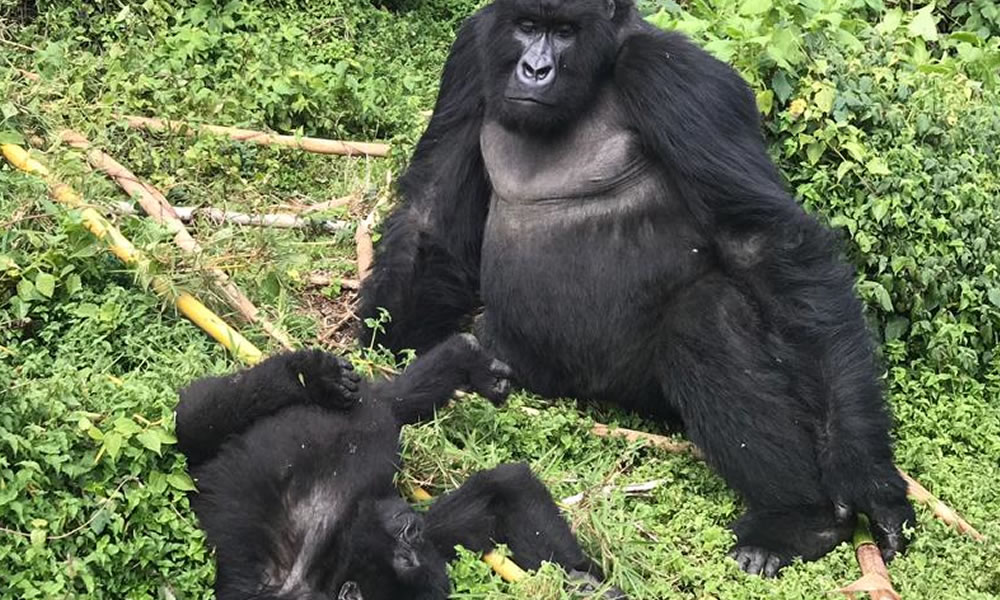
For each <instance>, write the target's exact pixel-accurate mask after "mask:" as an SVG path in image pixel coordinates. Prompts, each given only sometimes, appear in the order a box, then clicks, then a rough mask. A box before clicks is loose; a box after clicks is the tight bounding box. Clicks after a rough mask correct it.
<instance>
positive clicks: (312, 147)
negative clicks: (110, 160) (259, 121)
mask: <svg viewBox="0 0 1000 600" xmlns="http://www.w3.org/2000/svg"><path fill="white" fill-rule="evenodd" d="M121 118H122V119H124V120H125V122H127V123H128V125H129V126H130V127H133V128H135V129H146V130H149V131H176V132H180V133H184V134H187V135H191V134H193V133H195V132H197V131H202V132H205V133H211V134H215V135H221V136H224V137H228V138H230V139H233V140H237V141H240V142H250V143H252V144H259V145H261V146H283V147H285V148H295V149H297V150H305V151H306V152H313V153H316V154H338V155H341V156H375V157H383V156H388V155H389V144H381V143H372V142H347V141H341V140H326V139H322V138H314V137H296V136H294V135H279V134H275V133H265V132H263V131H254V130H252V129H240V128H237V127H223V126H221V125H199V124H197V123H187V122H185V121H169V120H167V119H154V118H149V117H137V116H132V115H122V116H121Z"/></svg>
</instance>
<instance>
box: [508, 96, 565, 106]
mask: <svg viewBox="0 0 1000 600" xmlns="http://www.w3.org/2000/svg"><path fill="white" fill-rule="evenodd" d="M507 101H509V102H516V103H518V104H537V105H539V106H548V107H552V106H555V105H554V104H550V103H548V102H542V101H541V100H539V99H538V98H532V97H530V96H507Z"/></svg>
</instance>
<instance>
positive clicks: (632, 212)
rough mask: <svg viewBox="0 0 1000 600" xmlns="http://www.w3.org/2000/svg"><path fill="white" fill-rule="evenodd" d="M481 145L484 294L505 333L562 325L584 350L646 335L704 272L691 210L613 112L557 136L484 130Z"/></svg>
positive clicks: (603, 110)
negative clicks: (486, 203) (485, 191)
mask: <svg viewBox="0 0 1000 600" xmlns="http://www.w3.org/2000/svg"><path fill="white" fill-rule="evenodd" d="M480 145H481V148H482V152H483V158H484V161H485V164H486V168H487V171H488V173H489V177H490V183H491V185H492V187H493V196H492V199H491V203H490V211H489V216H488V218H487V223H486V230H485V235H484V243H483V249H482V278H481V285H482V288H481V291H482V294H483V300H484V302H485V305H486V308H487V312H488V313H491V314H492V319H495V320H496V321H498V322H499V323H498V325H500V326H501V328H502V329H503V330H504V331H505V332H513V331H515V330H518V329H521V328H523V329H524V331H523V332H522V333H523V335H525V336H528V337H530V338H533V339H534V340H535V341H536V342H537V341H539V340H538V337H539V336H542V335H543V334H542V333H540V332H541V331H543V330H545V328H541V327H537V326H536V325H537V324H538V323H542V322H545V323H553V322H558V323H559V324H560V327H559V328H561V329H565V328H573V329H574V330H577V331H579V332H580V334H579V335H577V337H576V338H575V339H577V341H580V342H581V345H588V346H589V345H591V344H590V342H591V341H592V340H589V339H586V340H584V339H583V338H589V337H593V338H594V340H593V342H594V343H597V341H598V340H601V339H607V337H608V336H609V335H615V336H620V335H622V334H623V333H624V332H626V331H633V330H635V331H639V332H641V331H642V330H644V329H646V328H647V327H648V326H649V325H650V324H649V323H647V322H646V321H647V320H648V319H651V318H655V315H657V314H659V313H660V310H657V309H656V308H655V307H657V306H661V305H662V303H663V301H664V300H665V299H666V298H667V296H668V295H669V293H670V289H672V288H675V286H677V285H680V284H683V283H684V282H685V281H690V280H691V279H692V278H693V277H695V276H697V275H698V274H699V273H700V272H703V271H704V269H705V268H706V267H707V263H706V260H707V258H708V256H707V254H708V253H707V252H705V251H704V247H705V244H704V240H702V239H701V236H700V235H699V234H698V232H697V231H696V229H695V227H694V224H693V220H692V219H691V217H690V214H689V212H688V211H687V209H686V207H685V206H684V205H683V203H682V202H681V201H680V199H679V198H678V197H677V196H676V195H675V194H672V193H671V192H670V186H669V182H666V181H664V180H663V178H662V177H661V176H660V174H659V173H658V170H657V169H655V168H654V166H653V165H652V164H650V163H649V161H648V160H647V159H646V158H645V157H644V156H643V154H642V153H641V152H640V151H639V147H638V142H637V139H636V136H635V134H634V133H633V132H632V131H630V130H629V129H628V128H627V127H625V126H624V125H622V124H621V123H620V121H619V120H618V119H617V118H616V116H615V114H614V111H613V110H612V109H611V108H608V107H606V105H605V106H599V107H598V109H597V110H595V111H593V114H591V115H589V116H585V117H582V118H581V119H580V121H579V122H578V123H577V124H576V126H575V127H573V128H572V129H571V130H570V131H568V132H566V133H565V134H563V135H561V136H559V137H555V138H551V139H544V140H540V139H535V138H531V137H526V136H523V135H521V134H518V133H517V132H511V131H508V130H506V129H504V128H503V127H501V126H500V125H498V124H494V123H489V122H487V123H486V124H485V125H484V126H483V130H482V133H481V136H480ZM626 298H627V299H628V301H627V302H626V301H624V300H625V299H626ZM563 351H564V352H565V350H563Z"/></svg>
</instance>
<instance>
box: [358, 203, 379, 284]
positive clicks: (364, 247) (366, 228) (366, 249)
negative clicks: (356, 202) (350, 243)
mask: <svg viewBox="0 0 1000 600" xmlns="http://www.w3.org/2000/svg"><path fill="white" fill-rule="evenodd" d="M374 223H375V211H374V210H372V212H370V213H368V216H367V217H365V218H364V219H362V220H361V221H359V222H358V228H357V229H356V230H355V231H354V244H355V246H357V252H358V281H364V280H365V278H366V277H368V274H369V273H370V272H371V269H372V260H373V258H374V256H375V248H374V245H373V244H372V233H371V230H372V226H373V225H374Z"/></svg>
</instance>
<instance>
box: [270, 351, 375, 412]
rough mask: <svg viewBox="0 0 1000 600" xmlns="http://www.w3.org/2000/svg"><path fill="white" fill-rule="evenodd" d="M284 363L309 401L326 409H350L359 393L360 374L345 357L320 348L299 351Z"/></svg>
mask: <svg viewBox="0 0 1000 600" xmlns="http://www.w3.org/2000/svg"><path fill="white" fill-rule="evenodd" d="M287 366H288V369H289V371H290V372H291V374H292V376H293V377H294V378H295V379H296V380H297V382H298V383H299V384H300V385H302V386H303V387H304V388H305V390H306V394H307V397H308V399H309V402H310V403H312V404H317V405H319V406H323V407H326V408H333V409H344V408H350V407H351V406H353V405H354V404H355V403H357V401H358V399H359V398H360V396H361V375H359V374H358V373H357V372H356V371H355V370H354V365H352V364H351V362H350V361H349V360H347V359H346V358H342V357H340V356H336V355H333V354H330V353H328V352H324V351H322V350H315V349H314V350H299V351H297V352H293V353H292V354H290V355H289V356H288V362H287Z"/></svg>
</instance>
